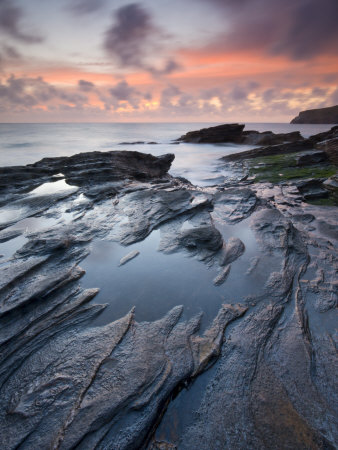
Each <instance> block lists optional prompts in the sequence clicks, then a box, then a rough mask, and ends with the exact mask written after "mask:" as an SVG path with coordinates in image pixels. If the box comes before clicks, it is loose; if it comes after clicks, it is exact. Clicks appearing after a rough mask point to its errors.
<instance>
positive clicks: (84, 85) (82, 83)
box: [78, 80, 95, 92]
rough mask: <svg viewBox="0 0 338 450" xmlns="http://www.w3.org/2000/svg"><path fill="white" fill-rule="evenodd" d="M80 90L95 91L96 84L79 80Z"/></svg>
mask: <svg viewBox="0 0 338 450" xmlns="http://www.w3.org/2000/svg"><path fill="white" fill-rule="evenodd" d="M78 86H79V89H80V90H81V91H83V92H90V91H92V90H93V89H94V87H95V84H94V83H92V82H91V81H86V80H79V81H78Z"/></svg>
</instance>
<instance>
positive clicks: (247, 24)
mask: <svg viewBox="0 0 338 450" xmlns="http://www.w3.org/2000/svg"><path fill="white" fill-rule="evenodd" d="M203 1H205V0H203ZM208 3H209V4H210V3H214V4H215V5H216V6H217V7H218V8H219V9H220V11H221V12H222V13H224V15H225V19H226V21H227V24H228V26H229V27H230V28H229V30H228V31H226V32H224V33H222V34H221V35H220V36H218V38H217V40H216V41H215V42H214V43H213V44H212V46H214V47H216V48H217V47H218V48H219V49H231V50H239V49H240V50H255V49H257V50H263V51H265V52H266V53H268V54H270V55H287V56H288V57H290V58H291V59H294V60H305V59H311V58H312V57H314V56H317V55H319V54H322V53H331V54H337V48H338V26H337V17H338V1H337V0H320V1H319V0H274V1H271V0H250V1H249V0H242V1H235V0H208Z"/></svg>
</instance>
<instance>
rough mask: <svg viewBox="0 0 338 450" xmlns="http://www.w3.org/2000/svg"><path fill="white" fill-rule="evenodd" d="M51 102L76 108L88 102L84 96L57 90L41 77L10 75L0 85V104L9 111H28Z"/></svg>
mask: <svg viewBox="0 0 338 450" xmlns="http://www.w3.org/2000/svg"><path fill="white" fill-rule="evenodd" d="M53 100H58V101H60V100H61V102H62V101H63V102H67V103H71V104H73V105H76V106H77V107H80V106H82V105H83V104H85V103H87V101H88V99H87V97H86V96H84V95H81V94H78V93H77V92H69V91H63V90H61V89H57V88H55V87H54V86H53V85H51V84H49V83H47V82H46V81H44V80H43V79H42V78H41V77H37V78H16V77H15V76H14V75H11V76H10V77H9V78H8V79H7V80H6V82H5V83H0V103H2V105H4V106H7V107H8V108H9V110H12V109H14V110H15V108H16V107H20V108H21V109H22V108H26V109H30V108H32V107H33V106H36V105H40V104H44V105H45V104H46V103H48V102H50V101H53Z"/></svg>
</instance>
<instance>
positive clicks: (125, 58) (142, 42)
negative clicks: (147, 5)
mask: <svg viewBox="0 0 338 450" xmlns="http://www.w3.org/2000/svg"><path fill="white" fill-rule="evenodd" d="M114 19H115V20H114V23H113V25H112V26H111V27H110V28H109V30H107V31H106V34H105V42H104V45H105V48H106V50H107V51H108V52H109V53H110V54H111V55H112V56H115V57H117V58H118V59H119V62H120V63H121V64H122V65H123V66H143V60H144V57H145V54H146V48H145V47H146V46H147V44H148V42H149V39H150V38H151V37H153V36H155V35H157V34H158V33H159V31H158V30H157V28H156V27H155V25H154V24H153V23H152V19H151V16H150V14H149V13H148V12H147V11H146V10H145V9H144V8H143V7H142V6H140V5H139V4H138V3H131V4H129V5H127V6H123V7H121V8H119V9H118V10H117V11H116V13H115V15H114Z"/></svg>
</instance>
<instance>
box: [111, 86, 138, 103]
mask: <svg viewBox="0 0 338 450" xmlns="http://www.w3.org/2000/svg"><path fill="white" fill-rule="evenodd" d="M109 92H110V95H112V96H113V97H115V98H116V99H117V100H119V101H121V100H125V101H129V100H130V99H131V98H132V97H134V96H135V95H139V92H138V91H137V90H136V89H135V88H134V87H132V86H130V85H129V84H128V83H127V82H126V81H120V82H119V83H118V84H117V85H116V86H115V87H113V88H111V89H109Z"/></svg>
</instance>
